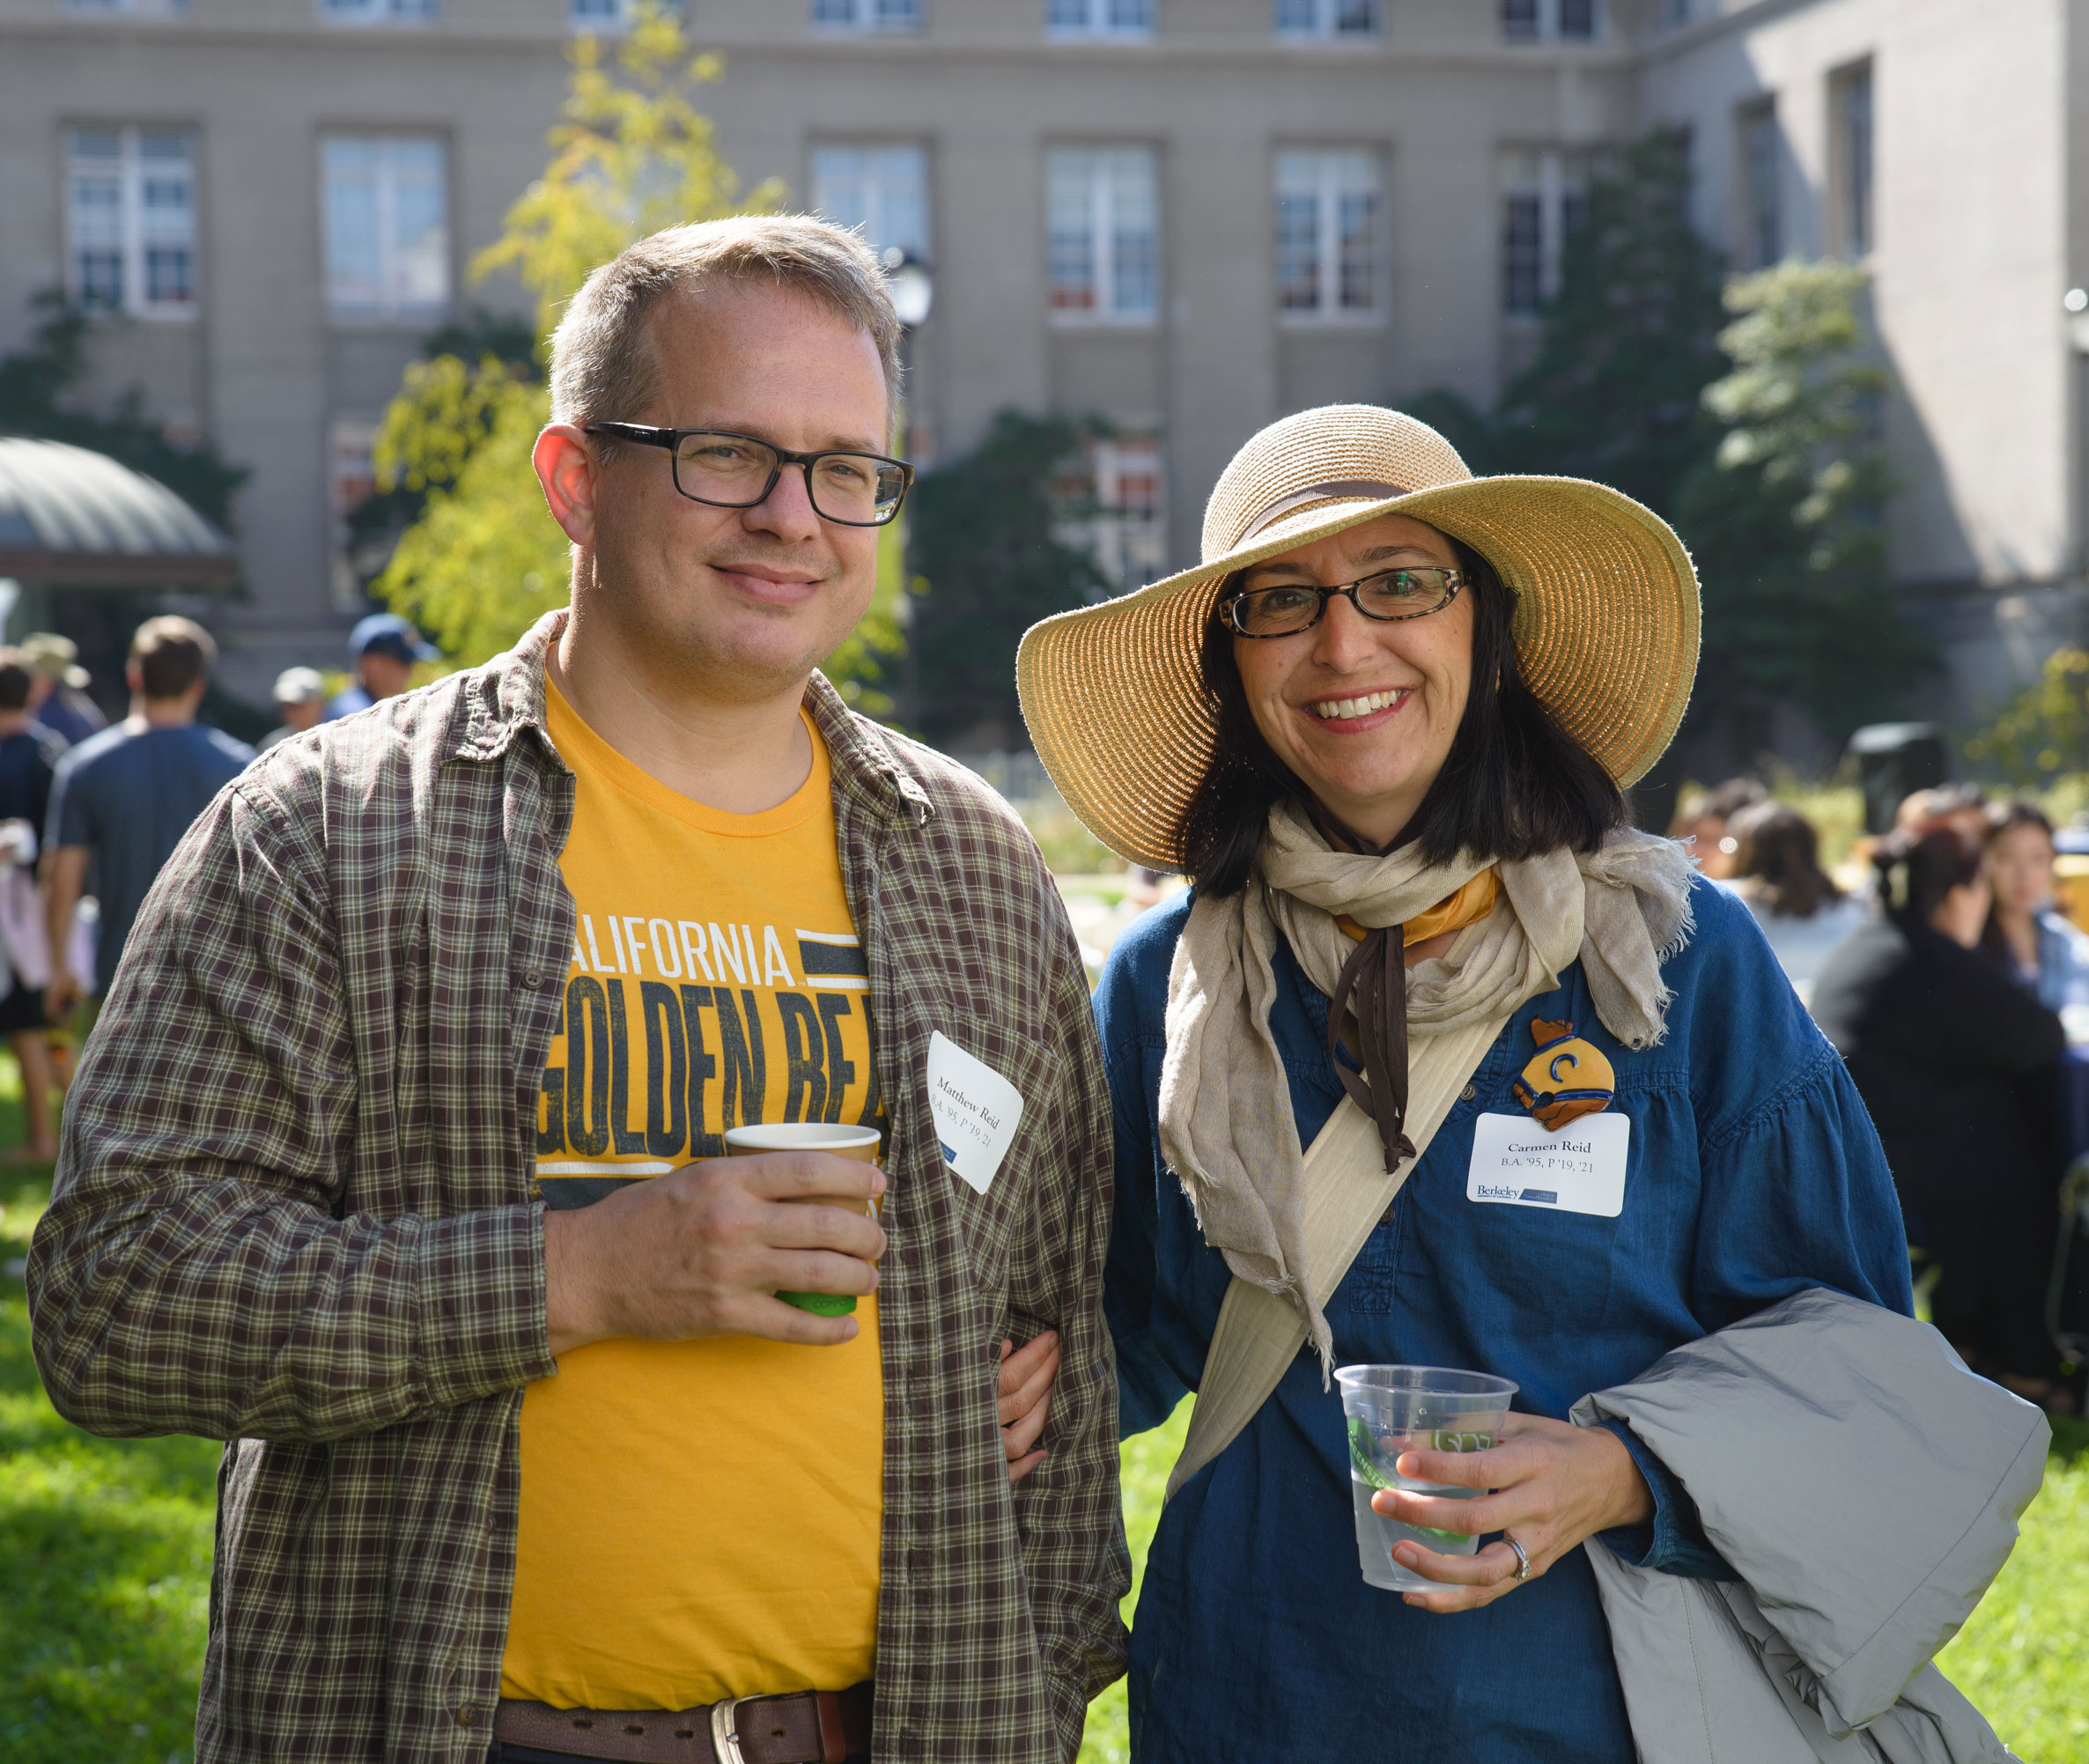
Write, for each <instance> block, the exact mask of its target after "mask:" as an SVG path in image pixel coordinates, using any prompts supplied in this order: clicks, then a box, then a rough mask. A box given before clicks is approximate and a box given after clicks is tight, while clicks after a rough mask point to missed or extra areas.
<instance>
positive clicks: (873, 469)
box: [584, 423, 914, 527]
mask: <svg viewBox="0 0 2089 1764" xmlns="http://www.w3.org/2000/svg"><path fill="white" fill-rule="evenodd" d="M584 426H585V429H586V432H587V433H588V434H590V435H609V436H613V437H615V438H616V439H617V440H620V441H636V442H638V443H639V445H640V446H641V447H665V448H666V449H667V450H668V457H669V459H670V461H671V462H672V469H673V471H674V474H675V489H676V490H678V491H681V492H682V494H683V495H684V496H686V497H687V498H689V499H690V501H691V502H701V503H705V504H706V505H708V506H711V507H712V508H753V507H754V506H757V504H759V503H763V502H766V501H767V500H768V499H769V493H770V491H773V490H774V489H775V488H776V481H777V479H779V477H781V476H783V470H784V468H785V467H786V466H802V467H804V469H805V493H806V494H807V496H808V497H809V498H811V499H812V507H813V513H815V514H816V515H818V516H819V517H820V519H821V520H831V521H832V522H833V523H834V524H835V525H836V526H837V527H882V526H884V525H885V523H886V522H887V521H889V520H891V519H892V518H893V516H894V515H896V514H897V513H899V506H900V504H901V503H903V502H904V501H905V500H906V493H907V487H908V485H910V484H912V483H913V481H914V469H913V467H912V466H910V465H909V464H907V462H906V461H904V460H889V459H887V458H886V457H885V456H884V455H883V454H853V453H848V452H845V451H842V450H839V449H835V448H825V447H823V448H822V449H821V450H820V451H819V452H817V453H813V454H794V453H791V452H790V451H788V450H787V449H786V448H783V447H777V446H776V445H775V444H774V443H772V442H770V441H764V439H762V438H761V437H760V436H759V435H741V434H735V433H734V432H732V431H731V430H729V429H654V428H649V427H647V426H646V424H643V423H589V424H585V425H584Z"/></svg>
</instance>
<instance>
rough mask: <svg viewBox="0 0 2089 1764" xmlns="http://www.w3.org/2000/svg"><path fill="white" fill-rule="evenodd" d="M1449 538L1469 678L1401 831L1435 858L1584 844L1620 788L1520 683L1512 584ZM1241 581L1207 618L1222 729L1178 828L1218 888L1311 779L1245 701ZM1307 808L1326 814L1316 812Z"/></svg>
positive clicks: (1210, 672) (1202, 880)
mask: <svg viewBox="0 0 2089 1764" xmlns="http://www.w3.org/2000/svg"><path fill="white" fill-rule="evenodd" d="M1451 544H1452V548H1453V549H1454V550H1455V551H1456V552H1457V554H1458V571H1459V573H1460V574H1461V575H1463V576H1464V578H1465V593H1467V594H1470V595H1471V596H1472V601H1473V683H1472V687H1471V690H1470V692H1469V693H1468V695H1467V697H1466V699H1465V716H1464V718H1463V719H1462V720H1460V721H1459V723H1458V734H1457V736H1456V738H1455V739H1454V740H1453V741H1452V742H1451V744H1450V757H1448V758H1447V759H1446V760H1445V761H1444V763H1443V771H1440V772H1439V773H1437V775H1436V782H1435V783H1434V784H1433V785H1431V786H1429V791H1428V794H1427V795H1426V796H1424V797H1423V798H1422V800H1421V807H1420V808H1417V809H1416V810H1415V811H1414V818H1413V819H1412V820H1410V821H1409V822H1408V823H1407V825H1406V827H1405V828H1404V829H1403V830H1401V834H1400V838H1399V843H1400V844H1401V845H1408V844H1413V845H1415V846H1417V847H1418V848H1419V850H1420V852H1421V856H1422V857H1423V858H1424V859H1425V860H1428V862H1430V863H1443V862H1445V861H1447V860H1450V859H1451V858H1453V857H1455V856H1457V855H1458V852H1461V851H1470V852H1478V853H1480V855H1481V856H1484V857H1491V858H1510V859H1514V858H1531V857H1536V856H1538V855H1539V853H1541V852H1550V851H1556V850H1558V849H1559V848H1560V847H1561V846H1562V845H1563V846H1565V847H1567V848H1568V849H1569V850H1570V851H1576V852H1592V851H1594V850H1595V849H1596V848H1597V847H1598V845H1601V844H1602V843H1603V836H1604V835H1605V834H1606V833H1607V832H1609V831H1610V830H1611V829H1613V827H1620V826H1622V825H1624V824H1625V822H1626V819H1627V816H1626V811H1625V797H1624V793H1623V792H1621V791H1620V789H1619V788H1618V786H1617V783H1616V781H1615V780H1614V779H1613V778H1612V777H1611V775H1610V774H1609V773H1608V772H1606V771H1604V769H1603V768H1602V766H1601V765H1599V764H1598V763H1597V762H1596V760H1595V759H1594V758H1593V757H1591V755H1590V753H1589V751H1588V750H1587V749H1585V748H1583V746H1582V745H1581V744H1580V742H1576V740H1575V739H1574V737H1573V736H1571V735H1569V734H1568V733H1567V731H1566V730H1565V729H1563V728H1561V727H1560V723H1559V720H1558V719H1557V718H1555V717H1554V715H1553V713H1552V712H1550V711H1549V710H1547V709H1546V707H1545V705H1544V704H1543V703H1542V702H1541V701H1540V700H1539V697H1537V695H1536V694H1535V693H1533V692H1532V690H1531V689H1530V688H1529V687H1528V686H1526V685H1525V684H1524V679H1523V675H1521V674H1520V673H1519V672H1518V671H1517V658H1516V643H1515V640H1514V638H1512V637H1511V636H1510V616H1511V615H1512V613H1513V612H1514V610H1515V600H1514V596H1513V595H1512V594H1510V591H1509V589H1508V588H1507V587H1505V586H1503V584H1502V579H1501V577H1500V576H1498V575H1497V574H1495V568H1494V565H1491V564H1489V563H1488V562H1487V560H1486V559H1485V558H1484V557H1481V556H1480V554H1479V553H1478V552H1477V551H1474V550H1472V549H1471V548H1470V547H1469V546H1466V545H1464V544H1461V543H1459V542H1458V541H1456V540H1453V541H1452V542H1451ZM1236 586H1237V581H1236V579H1229V580H1228V581H1227V582H1226V583H1225V584H1224V585H1223V586H1222V587H1221V589H1220V591H1219V598H1218V601H1217V602H1215V603H1214V609H1213V614H1212V616H1211V618H1210V620H1209V621H1208V622H1207V624H1206V626H1205V631H1204V646H1203V649H1202V651H1201V652H1200V657H1199V661H1200V668H1201V672H1202V675H1203V683H1204V692H1205V697H1206V699H1207V702H1208V703H1209V704H1210V705H1211V706H1212V708H1213V711H1214V713H1215V714H1216V718H1217V721H1218V742H1217V744H1216V746H1215V748H1214V750H1213V754H1212V757H1211V762H1210V764H1208V765H1207V766H1206V767H1205V770H1204V776H1203V777H1201V778H1200V779H1198V780H1197V786H1196V788H1195V790H1194V791H1193V792H1192V793H1191V796H1190V800H1189V801H1188V802H1187V803H1186V804H1185V806H1184V808H1183V811H1182V816H1181V818H1180V819H1179V820H1177V823H1176V830H1175V833H1176V843H1177V847H1178V849H1179V850H1180V851H1181V852H1182V854H1183V869H1184V871H1185V874H1186V875H1189V876H1191V877H1192V879H1193V880H1194V881H1195V882H1196V883H1197V887H1198V889H1199V890H1200V892H1202V893H1204V894H1207V895H1211V896H1214V897H1225V896H1227V895H1230V894H1235V893H1237V892H1238V891H1239V890H1240V889H1242V888H1244V887H1245V886H1246V884H1247V880H1248V875H1249V873H1250V871H1251V869H1252V868H1253V867H1254V861H1255V853H1256V852H1257V851H1258V850H1259V849H1260V847H1261V845H1262V834H1263V828H1264V826H1265V824H1266V822H1267V820H1268V818H1269V811H1270V809H1271V808H1273V807H1274V806H1275V805H1276V804H1277V803H1279V802H1293V803H1296V804H1297V805H1299V806H1300V807H1301V808H1307V809H1310V808H1312V807H1313V797H1312V793H1311V791H1310V789H1309V788H1308V787H1307V786H1306V784H1305V783H1304V781H1303V779H1300V778H1299V777H1298V775H1297V774H1296V773H1295V772H1294V771H1292V770H1291V769H1290V767H1288V766H1287V765H1286V764H1284V763H1283V761H1281V759H1279V758H1278V757H1276V755H1275V753H1274V752H1273V751H1272V750H1271V749H1270V745H1269V743H1268V742H1266V741H1265V740H1263V738H1262V732H1261V730H1259V728H1257V727H1255V719H1254V716H1253V715H1252V713H1251V712H1250V711H1249V709H1248V698H1247V693H1246V691H1245V690H1244V688H1243V687H1242V685H1241V682H1240V669H1239V668H1238V667H1237V666H1236V664H1235V662H1234V659H1233V632H1232V631H1231V630H1230V628H1229V627H1228V625H1227V624H1226V623H1225V621H1224V620H1223V619H1222V618H1221V617H1220V616H1219V615H1218V611H1217V608H1218V607H1219V606H1222V605H1223V604H1224V603H1225V601H1226V598H1227V596H1228V595H1229V594H1231V593H1232V592H1233V591H1234V589H1235V588H1236ZM1316 818H1317V819H1318V821H1319V822H1320V823H1322V824H1323V825H1325V812H1322V813H1321V814H1320V815H1319V816H1317V817H1316Z"/></svg>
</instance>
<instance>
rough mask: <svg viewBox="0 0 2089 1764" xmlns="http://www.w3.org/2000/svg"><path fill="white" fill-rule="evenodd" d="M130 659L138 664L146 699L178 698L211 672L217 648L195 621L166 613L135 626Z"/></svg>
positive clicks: (207, 632)
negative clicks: (135, 633)
mask: <svg viewBox="0 0 2089 1764" xmlns="http://www.w3.org/2000/svg"><path fill="white" fill-rule="evenodd" d="M130 659H131V660H132V661H135V662H137V671H138V673H139V675H140V676H141V677H142V679H143V681H144V691H145V696H146V697H148V698H179V697H181V695H182V694H183V693H184V692H186V691H188V689H189V688H190V687H191V686H193V685H195V684H196V682H197V681H198V680H201V679H202V678H203V675H206V674H208V673H209V672H210V664H211V663H212V662H213V661H217V660H218V646H217V645H216V644H215V643H213V642H211V641H210V632H209V631H205V630H204V629H203V626H201V625H200V624H197V623H196V621H195V620H194V619H192V618H182V617H181V616H179V615H177V614H173V613H169V614H167V615H166V616H164V617H161V618H149V619H147V620H146V621H145V622H144V624H141V625H140V626H138V628H137V636H135V637H133V638H131V639H130Z"/></svg>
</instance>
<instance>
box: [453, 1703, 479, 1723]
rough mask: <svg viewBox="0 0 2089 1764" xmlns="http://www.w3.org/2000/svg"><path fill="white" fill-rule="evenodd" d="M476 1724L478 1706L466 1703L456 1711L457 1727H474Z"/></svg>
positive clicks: (477, 1720) (477, 1721)
mask: <svg viewBox="0 0 2089 1764" xmlns="http://www.w3.org/2000/svg"><path fill="white" fill-rule="evenodd" d="M478 1724H479V1706H478V1704H476V1702H468V1703H466V1704H465V1705H464V1706H463V1707H462V1708H461V1709H459V1710H458V1711H457V1725H458V1726H459V1727H476V1726H477V1725H478Z"/></svg>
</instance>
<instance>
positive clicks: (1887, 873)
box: [1871, 821, 1981, 925]
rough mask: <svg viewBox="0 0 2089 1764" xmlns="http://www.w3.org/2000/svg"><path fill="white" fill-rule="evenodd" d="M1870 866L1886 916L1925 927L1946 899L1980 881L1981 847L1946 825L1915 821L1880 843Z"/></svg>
mask: <svg viewBox="0 0 2089 1764" xmlns="http://www.w3.org/2000/svg"><path fill="white" fill-rule="evenodd" d="M1871 865H1872V867H1873V868H1874V869H1876V870H1877V871H1878V872H1879V899H1880V900H1882V901H1883V902H1885V904H1886V912H1888V913H1889V914H1891V915H1892V916H1893V918H1895V919H1903V920H1906V919H1914V920H1916V921H1919V922H1920V923H1922V924H1924V925H1927V924H1928V923H1929V921H1930V914H1931V913H1933V912H1936V911H1937V909H1938V907H1940V906H1942V905H1943V904H1944V902H1945V896H1947V895H1949V894H1950V893H1951V891H1952V889H1955V888H1964V887H1966V886H1967V884H1968V883H1969V882H1975V881H1976V880H1977V879H1978V878H1979V875H1980V865H1981V844H1980V841H1979V840H1978V839H1976V838H1974V837H1973V835H1972V834H1970V833H1968V832H1966V831H1964V830H1961V829H1960V828H1957V827H1954V826H1952V824H1951V823H1949V822H1947V821H1918V822H1916V824H1915V825H1914V826H1912V827H1900V828H1896V829H1895V830H1893V832H1891V833H1888V834H1887V835H1886V838H1883V839H1881V840H1880V841H1879V849H1878V850H1877V851H1876V852H1873V853H1872V854H1871Z"/></svg>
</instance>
